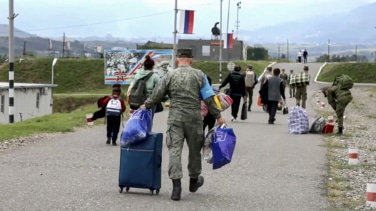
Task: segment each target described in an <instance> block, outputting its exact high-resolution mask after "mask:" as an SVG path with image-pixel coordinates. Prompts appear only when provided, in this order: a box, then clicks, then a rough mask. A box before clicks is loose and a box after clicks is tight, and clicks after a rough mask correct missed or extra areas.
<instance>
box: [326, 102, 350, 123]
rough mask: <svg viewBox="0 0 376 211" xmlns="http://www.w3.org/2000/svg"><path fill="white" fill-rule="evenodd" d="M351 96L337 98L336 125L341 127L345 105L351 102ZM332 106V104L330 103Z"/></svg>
mask: <svg viewBox="0 0 376 211" xmlns="http://www.w3.org/2000/svg"><path fill="white" fill-rule="evenodd" d="M352 99H353V98H352V97H346V98H343V99H339V100H337V102H336V104H335V107H334V108H335V111H336V115H337V119H338V127H343V115H344V114H345V109H346V106H347V105H348V104H349V103H350V102H351V100H352ZM331 106H332V107H333V105H331Z"/></svg>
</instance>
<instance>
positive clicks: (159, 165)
mask: <svg viewBox="0 0 376 211" xmlns="http://www.w3.org/2000/svg"><path fill="white" fill-rule="evenodd" d="M161 166H162V155H159V164H158V168H161Z"/></svg>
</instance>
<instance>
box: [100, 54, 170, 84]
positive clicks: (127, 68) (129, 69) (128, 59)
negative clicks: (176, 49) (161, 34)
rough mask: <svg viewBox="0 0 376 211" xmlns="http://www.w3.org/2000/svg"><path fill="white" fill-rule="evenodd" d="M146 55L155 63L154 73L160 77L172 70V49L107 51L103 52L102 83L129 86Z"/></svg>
mask: <svg viewBox="0 0 376 211" xmlns="http://www.w3.org/2000/svg"><path fill="white" fill-rule="evenodd" d="M146 55H150V57H151V58H152V59H153V60H154V61H155V66H154V72H155V73H157V74H158V75H159V76H160V77H163V76H164V75H165V74H166V73H167V72H168V71H170V70H172V49H171V50H165V49H162V50H107V51H104V58H105V61H104V83H105V84H115V83H119V84H130V82H131V81H132V79H133V78H134V76H135V74H136V72H137V70H138V69H140V68H142V63H143V62H144V60H145V56H146Z"/></svg>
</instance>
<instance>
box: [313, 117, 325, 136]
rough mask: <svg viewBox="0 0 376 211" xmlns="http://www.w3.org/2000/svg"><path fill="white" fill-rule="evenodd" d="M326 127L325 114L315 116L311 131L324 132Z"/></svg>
mask: <svg viewBox="0 0 376 211" xmlns="http://www.w3.org/2000/svg"><path fill="white" fill-rule="evenodd" d="M324 127H325V119H324V117H323V116H315V117H314V119H313V121H312V124H311V127H310V128H309V133H315V134H322V133H323V130H324Z"/></svg>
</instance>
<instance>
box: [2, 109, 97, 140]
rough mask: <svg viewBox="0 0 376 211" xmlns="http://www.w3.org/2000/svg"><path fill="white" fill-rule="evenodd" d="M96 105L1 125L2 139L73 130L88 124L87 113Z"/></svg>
mask: <svg viewBox="0 0 376 211" xmlns="http://www.w3.org/2000/svg"><path fill="white" fill-rule="evenodd" d="M95 110H96V109H95V106H94V105H92V106H86V107H83V108H81V109H78V110H76V111H74V112H71V113H55V114H52V115H47V116H42V117H36V118H33V119H28V120H25V121H22V122H16V123H14V124H4V125H1V127H0V141H3V140H8V139H11V138H18V137H25V136H30V135H33V134H40V133H53V132H72V131H74V128H76V127H82V126H85V125H86V117H85V114H86V113H92V112H93V111H95Z"/></svg>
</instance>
